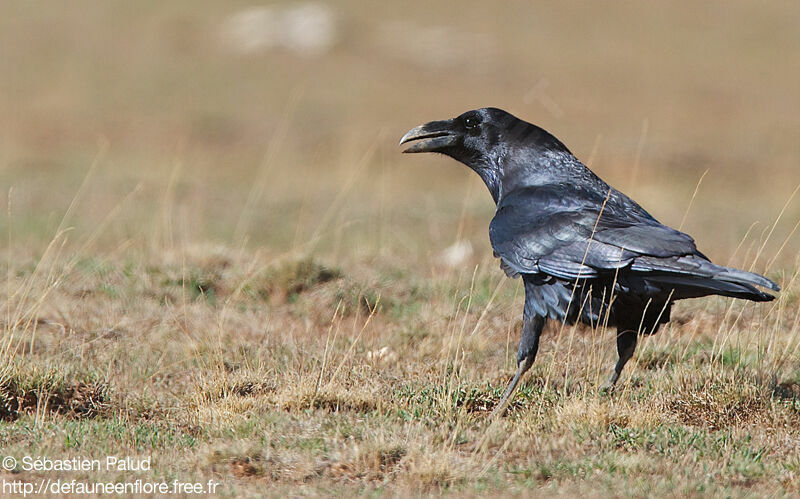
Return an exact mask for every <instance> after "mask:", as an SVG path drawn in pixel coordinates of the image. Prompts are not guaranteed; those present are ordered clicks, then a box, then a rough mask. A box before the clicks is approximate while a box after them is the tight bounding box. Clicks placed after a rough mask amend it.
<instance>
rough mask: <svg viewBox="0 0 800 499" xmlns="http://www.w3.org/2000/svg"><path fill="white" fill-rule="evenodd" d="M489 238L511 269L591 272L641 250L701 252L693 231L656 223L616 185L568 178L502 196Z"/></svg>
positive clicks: (564, 275)
mask: <svg viewBox="0 0 800 499" xmlns="http://www.w3.org/2000/svg"><path fill="white" fill-rule="evenodd" d="M489 236H490V238H491V242H492V247H493V248H494V251H495V255H496V256H498V257H500V258H501V266H502V267H503V269H504V270H505V271H506V273H507V274H509V275H515V274H536V273H543V274H547V275H551V276H554V277H557V278H561V279H575V278H589V277H596V276H598V275H599V274H601V273H603V272H604V271H613V270H614V269H618V268H622V267H625V266H627V265H629V264H631V263H632V262H634V260H636V259H637V258H638V257H642V256H649V257H656V258H666V257H673V256H680V255H697V256H698V257H702V254H700V253H699V252H698V251H697V248H696V247H695V244H694V240H693V239H692V238H691V237H690V236H688V235H686V234H684V233H682V232H679V231H677V230H675V229H672V228H670V227H667V226H664V225H662V224H660V223H658V221H656V220H655V219H654V218H653V217H651V216H650V215H649V214H648V213H647V212H646V211H644V210H643V209H642V208H641V207H639V205H637V204H635V203H634V202H633V201H631V200H630V199H628V198H627V197H625V196H624V195H623V194H621V193H619V192H618V191H613V190H612V191H611V192H608V193H598V192H595V191H592V190H591V189H586V188H581V187H580V186H575V185H566V184H552V185H545V186H537V187H528V188H525V189H519V190H517V191H514V192H512V193H510V194H509V195H507V196H505V197H504V198H503V199H502V200H501V201H500V203H499V204H498V207H497V212H496V213H495V217H494V219H493V220H492V223H491V225H490V227H489ZM702 258H704V257H702Z"/></svg>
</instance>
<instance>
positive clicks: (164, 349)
mask: <svg viewBox="0 0 800 499" xmlns="http://www.w3.org/2000/svg"><path fill="white" fill-rule="evenodd" d="M270 5H274V6H275V7H274V8H288V7H289V6H290V5H291V4H289V3H287V2H278V3H276V4H270ZM252 6H253V4H252V3H248V2H205V1H196V2H171V3H169V4H164V3H163V2H150V1H143V2H121V1H107V2H84V1H78V2H70V3H64V2H52V1H46V2H36V3H32V2H13V3H12V2H6V4H5V5H4V6H3V15H2V16H0V60H2V65H3V75H2V76H1V77H0V185H3V186H4V189H2V192H0V195H2V201H3V204H4V205H5V206H6V207H7V210H6V214H5V216H3V217H0V234H3V236H2V237H3V239H4V240H5V241H6V243H4V245H3V253H4V254H3V255H2V258H0V261H1V263H0V267H1V268H3V269H4V270H5V272H4V274H5V275H6V276H7V278H6V285H5V286H3V288H4V291H3V296H4V303H5V307H4V310H3V313H2V315H3V320H2V322H3V325H4V327H3V332H2V340H3V341H2V347H3V348H4V350H5V351H7V352H9V353H8V355H6V358H5V360H4V361H3V362H2V363H0V397H2V398H3V399H2V400H4V401H5V402H3V404H2V406H3V408H2V409H0V418H2V419H3V420H4V422H2V423H0V442H2V448H3V451H4V452H5V453H9V454H10V455H11V454H15V455H23V454H40V455H49V456H51V457H66V456H68V455H81V456H92V457H98V456H100V457H102V456H103V455H104V454H105V453H108V452H110V451H111V450H114V451H115V452H122V453H127V454H129V455H134V454H136V455H151V456H153V460H154V462H155V463H156V466H155V470H154V471H153V472H152V473H151V475H149V477H150V478H154V477H158V476H170V477H180V478H185V479H204V480H207V479H209V478H214V479H217V480H219V481H220V482H222V483H223V488H224V490H225V491H226V493H228V494H231V495H240V494H250V495H252V494H258V493H263V492H264V491H265V490H266V491H267V492H268V493H270V494H274V495H281V494H285V493H288V492H299V493H305V494H323V495H328V494H334V493H340V492H342V491H353V492H356V493H369V492H371V491H376V490H377V491H378V492H387V493H393V494H402V493H404V492H411V493H414V494H427V493H440V492H443V491H450V490H453V491H457V492H460V493H467V494H482V493H496V494H504V493H521V494H527V493H539V494H548V495H550V494H557V493H560V494H564V495H570V494H586V493H588V494H590V495H593V494H603V495H605V494H616V495H642V494H663V493H667V492H669V493H678V494H687V495H702V494H704V493H713V494H718V495H748V494H761V493H775V494H780V493H785V494H797V493H798V488H797V477H798V473H799V472H800V471H798V470H799V469H800V462H798V459H797V448H796V442H797V441H799V440H798V438H799V437H800V415H798V407H799V406H798V404H797V400H796V399H797V396H798V394H800V355H799V354H798V348H800V347H798V345H800V341H798V337H797V333H798V320H800V315H798V312H797V308H798V296H800V292H799V291H798V289H800V288H798V285H797V283H796V274H797V269H798V252H800V236H798V234H797V233H795V232H794V229H795V228H796V224H797V223H798V220H800V199H798V197H797V196H795V197H792V196H793V193H794V192H795V190H796V188H797V187H798V185H800V91H799V90H798V89H799V88H800V31H798V30H797V26H798V25H800V6H795V5H794V4H791V3H768V4H751V3H748V2H742V1H738V0H737V1H732V2H731V1H727V2H722V1H713V2H704V3H703V4H701V5H700V4H698V5H695V4H690V3H678V4H674V3H670V4H666V3H664V4H645V3H639V2H604V3H597V4H586V3H584V2H571V1H570V2H551V3H541V4H534V3H531V2H523V1H514V2H507V3H504V4H502V7H500V6H498V5H495V4H491V3H489V2H477V1H466V2H457V3H456V2H435V3H431V2H416V1H409V2H402V3H388V2H387V3H367V2H356V1H353V0H346V1H341V2H336V3H331V4H329V7H330V9H331V12H332V13H333V15H334V19H335V26H336V35H335V37H334V42H333V44H332V45H331V46H330V47H329V48H327V49H326V50H325V51H323V52H322V53H318V54H302V53H298V52H296V51H292V50H290V49H288V48H276V49H270V50H267V49H264V50H257V51H253V52H248V53H242V52H237V51H236V50H234V49H233V48H232V47H231V46H230V44H229V43H228V42H226V40H225V37H224V30H223V27H224V25H225V22H226V19H230V16H231V15H232V14H234V13H235V12H237V11H239V10H240V9H243V8H249V7H252ZM483 106H495V107H501V108H504V109H506V110H508V111H510V112H512V113H514V114H516V115H517V116H519V117H521V118H523V119H526V120H528V121H531V122H533V123H536V124H538V125H540V126H542V127H544V128H546V129H547V130H549V131H551V132H552V133H554V134H555V135H556V136H558V137H559V138H560V139H561V140H562V141H564V142H565V143H566V144H567V146H568V147H570V149H571V150H572V151H573V152H574V153H575V154H576V155H577V156H578V157H579V158H581V159H582V160H584V162H586V163H587V164H590V166H591V167H592V169H593V170H594V171H595V172H597V173H598V174H599V175H600V176H602V177H603V178H604V179H606V180H607V181H609V182H610V183H611V184H613V185H614V186H616V187H618V188H619V189H621V190H623V191H624V192H626V193H627V194H629V195H631V196H632V197H633V198H634V199H637V200H638V201H639V202H640V203H641V204H642V205H643V206H644V207H645V208H646V209H647V210H648V211H650V212H651V213H652V214H653V215H654V216H656V217H657V218H658V219H659V220H661V221H662V222H664V223H667V224H669V225H672V226H676V227H677V226H679V225H681V224H682V228H683V230H685V231H687V232H689V233H690V234H692V235H693V236H694V237H695V239H696V240H697V243H698V246H699V248H700V249H701V250H702V251H704V252H705V253H706V254H708V255H709V256H710V257H711V258H712V259H713V260H715V261H718V262H719V263H723V264H733V265H737V266H739V267H742V268H751V266H752V268H753V269H754V270H756V271H759V272H766V273H767V274H768V275H769V276H770V277H771V278H773V279H776V280H778V281H779V282H780V283H781V284H782V285H783V287H784V292H783V293H782V295H781V298H780V300H778V301H776V302H774V303H772V304H765V305H759V306H756V305H753V304H745V303H733V302H731V301H727V300H722V299H715V298H711V299H706V300H696V301H692V302H687V303H681V304H680V305H679V306H678V308H677V310H676V313H675V315H676V318H677V319H678V320H677V321H676V322H675V323H674V324H672V325H671V326H670V327H669V328H667V329H665V331H664V332H663V333H660V334H659V335H657V336H655V337H653V338H648V339H646V340H644V341H643V342H642V344H641V346H640V347H639V351H638V352H637V357H636V365H634V366H632V367H631V368H630V369H629V371H627V372H626V373H625V379H624V383H623V387H622V389H621V390H620V391H618V393H616V394H614V396H612V397H602V396H600V395H598V394H597V393H596V387H597V386H598V380H600V379H601V378H602V377H603V376H605V374H606V371H607V370H608V368H610V366H611V363H612V361H613V358H614V353H613V352H612V350H613V347H612V343H613V340H612V338H611V335H610V334H608V333H604V332H603V331H592V330H590V329H585V328H565V329H559V328H558V327H553V328H551V329H550V330H549V331H548V337H547V338H545V340H544V341H543V345H542V352H541V354H540V358H539V359H538V360H537V363H536V364H535V366H534V369H533V370H532V371H533V372H532V374H531V375H530V377H529V378H528V380H527V381H526V383H525V385H524V386H523V388H522V390H521V392H522V393H521V395H520V396H519V398H518V399H517V402H515V405H514V406H513V410H512V411H511V414H510V416H509V417H508V418H507V419H506V420H503V421H502V422H500V423H498V424H496V425H493V426H489V424H488V422H487V420H486V414H487V412H486V411H487V410H488V409H491V407H492V406H493V404H494V403H495V402H496V401H497V399H498V398H499V395H500V393H501V391H502V389H503V388H504V384H505V382H506V381H507V379H508V377H509V375H510V374H511V372H512V371H513V367H514V366H513V358H514V349H515V346H516V340H517V338H518V334H519V332H518V330H519V325H520V323H519V321H520V315H521V299H522V293H521V290H520V289H519V283H518V282H516V281H508V280H504V279H503V277H502V272H501V271H500V270H499V269H498V268H497V263H496V262H495V261H494V260H493V259H492V257H491V248H490V247H489V243H488V237H487V225H488V221H489V220H490V219H491V216H492V213H493V206H492V204H491V200H490V198H489V196H488V195H487V194H486V192H485V188H484V187H483V186H482V184H481V183H480V181H479V180H478V179H477V178H476V177H475V176H474V175H471V174H470V173H469V172H468V171H467V170H466V168H464V167H462V166H461V165H457V164H455V163H454V162H453V161H450V160H446V159H444V158H441V157H435V156H427V155H423V156H403V155H401V154H400V153H399V148H398V147H397V146H396V143H397V140H398V139H399V137H400V136H401V135H402V134H403V133H404V132H405V131H406V130H407V129H409V128H411V127H412V126H415V125H417V124H420V123H422V122H425V121H429V120H432V119H441V118H445V117H451V116H455V115H457V114H460V113H461V112H463V111H465V110H467V109H471V108H476V107H483ZM701 178H702V182H700V180H701ZM698 184H699V187H698ZM696 189H697V194H696V196H695V190H696ZM690 208H691V209H690ZM462 240H465V241H468V242H470V244H471V247H472V248H474V252H473V253H471V254H467V255H466V256H464V257H463V259H462V261H461V262H460V263H459V264H458V265H456V266H454V267H448V266H447V265H445V264H443V263H442V257H441V254H442V252H443V251H444V250H445V249H446V248H448V247H450V246H451V245H453V244H454V243H455V242H457V241H462ZM737 248H738V250H737ZM0 402H2V401H0ZM15 476H20V475H15ZM21 476H22V477H23V478H25V479H30V480H33V479H35V478H37V477H39V476H40V475H35V474H30V473H27V472H23V473H22V474H21ZM41 476H44V475H41ZM65 477H67V478H70V479H71V478H81V477H78V476H77V475H69V476H66V475H65ZM83 478H93V479H99V478H107V476H102V475H97V474H95V475H91V474H90V475H87V476H86V477H83Z"/></svg>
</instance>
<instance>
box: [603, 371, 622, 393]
mask: <svg viewBox="0 0 800 499" xmlns="http://www.w3.org/2000/svg"><path fill="white" fill-rule="evenodd" d="M618 379H619V374H617V373H616V372H614V373H611V377H609V378H608V380H606V382H605V383H603V386H601V387H600V393H603V394H609V393H612V392H613V391H614V387H616V386H617V380H618Z"/></svg>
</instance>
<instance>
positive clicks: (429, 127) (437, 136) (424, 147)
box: [399, 120, 458, 153]
mask: <svg viewBox="0 0 800 499" xmlns="http://www.w3.org/2000/svg"><path fill="white" fill-rule="evenodd" d="M415 140H416V141H419V142H417V143H416V144H413V145H411V146H410V147H408V148H406V149H405V150H403V152H409V153H411V152H440V151H441V150H442V149H444V148H446V147H449V146H453V145H455V144H456V142H457V141H458V134H457V133H456V132H455V131H454V130H453V120H444V121H431V122H430V123H425V124H424V125H420V126H418V127H416V128H412V129H411V130H409V131H408V133H406V134H405V135H403V138H402V139H400V144H399V145H403V144H405V143H407V142H412V141H415Z"/></svg>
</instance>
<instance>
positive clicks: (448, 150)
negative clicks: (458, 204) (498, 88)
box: [400, 108, 524, 169]
mask: <svg viewBox="0 0 800 499" xmlns="http://www.w3.org/2000/svg"><path fill="white" fill-rule="evenodd" d="M515 122H519V123H524V122H523V121H521V120H518V119H517V118H515V117H514V116H512V115H511V114H509V113H507V112H505V111H503V110H500V109H495V108H483V109H475V110H473V111H467V112H466V113H464V114H462V115H461V116H458V117H456V118H452V119H449V120H442V121H431V122H430V123H425V124H424V125H420V126H418V127H416V128H412V129H411V130H409V131H408V133H406V134H405V135H404V136H403V138H402V139H400V144H401V145H402V144H407V143H410V142H413V144H411V145H410V146H409V147H408V148H406V149H405V150H404V151H403V152H405V153H415V152H437V153H441V154H445V155H447V156H450V157H452V158H453V159H456V160H458V161H461V162H462V163H464V164H466V165H467V166H469V167H471V168H473V169H477V168H486V167H489V166H490V164H491V163H495V161H493V160H496V159H499V158H500V157H501V156H502V154H503V152H504V149H505V147H506V146H507V141H506V140H503V139H504V138H505V136H506V135H508V133H509V131H511V130H513V128H514V124H515Z"/></svg>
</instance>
